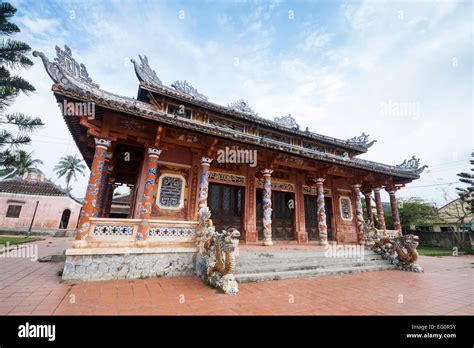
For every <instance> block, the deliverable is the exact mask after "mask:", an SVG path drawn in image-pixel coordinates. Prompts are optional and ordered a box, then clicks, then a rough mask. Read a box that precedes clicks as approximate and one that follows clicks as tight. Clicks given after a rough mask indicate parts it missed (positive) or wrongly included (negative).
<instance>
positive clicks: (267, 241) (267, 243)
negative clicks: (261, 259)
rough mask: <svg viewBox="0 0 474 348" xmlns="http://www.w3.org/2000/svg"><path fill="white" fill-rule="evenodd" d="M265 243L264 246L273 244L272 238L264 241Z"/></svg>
mask: <svg viewBox="0 0 474 348" xmlns="http://www.w3.org/2000/svg"><path fill="white" fill-rule="evenodd" d="M263 245H264V246H272V245H273V242H272V241H271V240H265V241H263Z"/></svg>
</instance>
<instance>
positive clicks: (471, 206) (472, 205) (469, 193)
mask: <svg viewBox="0 0 474 348" xmlns="http://www.w3.org/2000/svg"><path fill="white" fill-rule="evenodd" d="M471 157H472V158H473V159H471V160H470V161H469V162H470V163H471V165H472V167H471V169H470V170H471V172H474V152H472V153H471ZM457 176H458V177H459V181H460V182H462V183H463V184H468V187H466V188H460V187H458V188H456V190H457V191H458V195H459V198H460V199H461V201H462V202H465V203H468V205H467V206H468V208H467V209H466V210H467V211H466V215H469V214H474V174H471V173H465V172H463V173H458V174H457Z"/></svg>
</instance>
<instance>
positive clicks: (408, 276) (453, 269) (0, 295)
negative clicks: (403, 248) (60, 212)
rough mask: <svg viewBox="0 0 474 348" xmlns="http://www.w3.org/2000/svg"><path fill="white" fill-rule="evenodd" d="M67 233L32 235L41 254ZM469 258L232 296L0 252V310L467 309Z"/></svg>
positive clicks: (195, 285)
mask: <svg viewBox="0 0 474 348" xmlns="http://www.w3.org/2000/svg"><path fill="white" fill-rule="evenodd" d="M69 243H70V239H66V238H47V239H46V240H44V241H41V242H38V243H37V244H38V246H39V255H40V257H41V256H45V255H49V254H52V253H55V252H58V251H60V250H63V249H64V248H65V247H67V245H68V244H69ZM473 263H474V257H473V256H472V255H471V256H459V257H424V256H421V257H420V264H421V265H422V266H423V267H424V268H425V273H424V274H418V273H409V272H401V271H383V272H370V273H356V274H348V275H340V276H322V277H317V278H304V279H294V280H281V281H270V282H261V283H247V284H240V285H239V286H240V294H239V295H238V296H235V297H231V296H227V295H223V294H218V293H216V292H215V290H213V289H211V288H209V287H207V286H206V285H204V284H203V283H202V282H201V281H200V280H199V279H197V278H193V277H177V278H156V279H136V280H111V281H101V282H82V283H77V284H68V283H66V282H62V281H61V279H60V277H59V276H58V275H57V271H58V270H59V269H60V265H61V264H59V263H40V262H33V261H30V259H25V258H0V314H1V315H5V314H7V315H50V314H54V315H69V314H71V315H108V314H109V315H116V314H120V315H148V314H155V315H192V314H198V315H213V314H218V315H238V314H249V315H273V314H280V315H380V314H393V315H409V314H410V315H416V314H418V315H447V314H452V315H456V314H458V315H473V314H474V309H473V302H474V290H473V284H474V278H473Z"/></svg>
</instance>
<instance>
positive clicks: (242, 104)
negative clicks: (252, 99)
mask: <svg viewBox="0 0 474 348" xmlns="http://www.w3.org/2000/svg"><path fill="white" fill-rule="evenodd" d="M228 107H229V108H230V109H233V110H236V111H240V112H243V113H244V114H248V115H251V116H257V113H256V112H255V111H253V110H252V108H251V107H250V106H249V105H248V104H247V102H246V101H245V100H243V99H239V100H237V101H236V102H234V103H231V104H229V105H228Z"/></svg>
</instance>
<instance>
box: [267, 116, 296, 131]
mask: <svg viewBox="0 0 474 348" xmlns="http://www.w3.org/2000/svg"><path fill="white" fill-rule="evenodd" d="M273 121H274V122H275V123H278V125H280V126H283V127H286V128H290V129H295V130H299V129H300V125H299V124H298V123H297V122H296V120H295V118H294V117H293V116H291V114H288V115H286V116H278V117H274V118H273Z"/></svg>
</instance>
